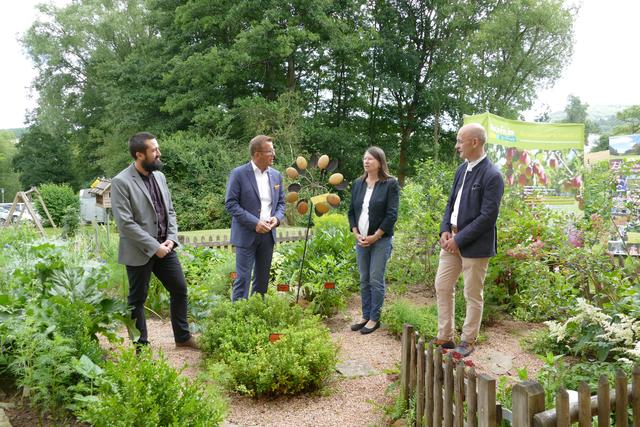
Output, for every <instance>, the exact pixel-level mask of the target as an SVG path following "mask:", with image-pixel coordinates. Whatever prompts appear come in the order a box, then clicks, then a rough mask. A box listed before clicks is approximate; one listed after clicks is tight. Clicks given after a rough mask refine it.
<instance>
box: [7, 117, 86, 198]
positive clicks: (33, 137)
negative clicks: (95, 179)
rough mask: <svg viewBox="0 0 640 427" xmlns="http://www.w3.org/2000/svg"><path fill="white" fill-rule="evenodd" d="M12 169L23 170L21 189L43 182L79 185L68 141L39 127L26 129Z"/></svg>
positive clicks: (18, 146) (21, 173) (19, 143)
mask: <svg viewBox="0 0 640 427" xmlns="http://www.w3.org/2000/svg"><path fill="white" fill-rule="evenodd" d="M16 148H17V153H16V155H15V156H14V158H13V162H12V163H13V168H14V169H15V170H16V171H18V172H20V183H21V184H22V188H25V189H27V188H30V187H31V186H37V185H40V184H43V183H47V182H50V183H53V184H64V183H68V184H71V185H72V186H75V185H76V178H75V175H74V173H73V170H74V168H73V157H72V154H71V146H70V144H69V142H68V141H65V140H62V139H59V138H58V137H56V136H54V135H51V134H50V133H47V132H46V131H45V130H44V129H43V128H42V127H40V126H31V127H30V128H29V129H27V132H25V133H24V134H23V135H22V137H21V138H20V142H18V145H17V146H16Z"/></svg>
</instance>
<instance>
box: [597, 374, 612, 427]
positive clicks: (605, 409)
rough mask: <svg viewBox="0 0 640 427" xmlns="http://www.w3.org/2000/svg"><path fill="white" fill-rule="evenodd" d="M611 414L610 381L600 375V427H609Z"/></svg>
mask: <svg viewBox="0 0 640 427" xmlns="http://www.w3.org/2000/svg"><path fill="white" fill-rule="evenodd" d="M610 413H611V397H610V396H609V380H608V379H607V376H606V375H600V379H599V380H598V427H609V426H610V425H611V422H610V421H609V414H610Z"/></svg>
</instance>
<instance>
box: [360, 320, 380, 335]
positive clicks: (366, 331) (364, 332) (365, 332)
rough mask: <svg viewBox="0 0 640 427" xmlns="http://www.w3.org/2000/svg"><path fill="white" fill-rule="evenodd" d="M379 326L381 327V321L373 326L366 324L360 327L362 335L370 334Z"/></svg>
mask: <svg viewBox="0 0 640 427" xmlns="http://www.w3.org/2000/svg"><path fill="white" fill-rule="evenodd" d="M379 327H380V322H377V323H376V325H375V326H374V327H373V328H367V327H366V326H363V327H362V329H360V333H361V334H362V335H366V334H370V333H371V332H373V331H375V330H376V329H378V328H379Z"/></svg>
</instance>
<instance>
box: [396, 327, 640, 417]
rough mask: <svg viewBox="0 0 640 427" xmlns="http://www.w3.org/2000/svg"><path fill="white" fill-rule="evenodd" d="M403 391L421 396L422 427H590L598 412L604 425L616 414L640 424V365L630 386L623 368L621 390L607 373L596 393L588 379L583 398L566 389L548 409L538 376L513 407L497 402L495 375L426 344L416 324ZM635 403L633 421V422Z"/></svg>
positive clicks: (409, 332)
mask: <svg viewBox="0 0 640 427" xmlns="http://www.w3.org/2000/svg"><path fill="white" fill-rule="evenodd" d="M400 393H401V394H402V398H403V399H404V402H405V405H406V404H408V402H409V398H410V397H411V396H414V395H415V401H416V424H415V425H416V426H417V427H425V426H426V427H442V426H444V427H453V426H455V427H465V426H466V427H476V426H477V427H493V426H498V425H500V424H502V422H503V421H505V422H506V423H507V424H511V425H513V426H514V427H529V426H536V427H550V426H558V427H567V426H570V425H571V424H573V423H576V422H577V423H579V424H578V425H579V426H580V427H587V426H589V427H590V426H591V425H592V419H593V417H596V416H597V420H598V424H597V425H598V426H610V425H611V424H610V420H611V416H612V414H613V416H614V421H615V425H616V426H618V427H620V426H626V425H627V424H628V425H633V426H634V427H640V366H635V367H634V369H633V375H632V378H631V384H629V385H628V384H627V378H626V377H625V375H624V374H623V373H622V372H618V374H617V376H616V381H615V390H610V389H609V382H608V380H607V377H606V376H604V375H603V376H601V377H600V381H599V385H598V390H597V394H596V395H594V396H591V390H589V386H588V385H587V384H586V383H582V384H581V385H580V387H579V390H578V401H577V402H573V403H570V400H569V394H568V392H567V391H566V390H564V389H561V390H559V391H558V393H557V394H556V407H555V408H553V409H550V410H545V396H544V389H543V388H542V385H540V384H539V383H537V382H535V381H525V382H521V383H518V384H515V385H514V386H513V389H512V394H511V400H512V409H511V410H509V409H508V408H503V407H502V406H501V405H500V404H499V403H498V402H497V401H496V380H495V379H494V378H491V377H489V376H487V375H476V372H475V369H474V367H472V366H471V367H469V366H466V365H465V363H464V362H463V361H456V359H454V358H453V357H452V352H449V353H447V354H446V355H445V354H443V350H442V349H441V348H435V349H434V347H433V346H432V345H431V344H425V340H424V338H421V337H419V336H418V334H417V333H415V332H414V329H413V326H411V325H404V329H403V333H402V355H401V373H400ZM629 407H631V409H632V421H628V417H629V415H628V408H629ZM465 415H466V417H465Z"/></svg>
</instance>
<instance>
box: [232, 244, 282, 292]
mask: <svg viewBox="0 0 640 427" xmlns="http://www.w3.org/2000/svg"><path fill="white" fill-rule="evenodd" d="M273 245H274V242H273V236H272V234H271V233H265V234H258V235H257V236H256V240H255V242H254V244H253V245H252V246H249V247H240V246H237V247H236V273H237V275H238V276H237V278H236V280H235V282H233V293H232V295H231V300H232V301H237V300H239V299H247V298H249V283H251V271H252V270H253V286H252V287H251V295H253V294H254V293H256V292H259V293H261V294H263V295H264V294H265V293H266V292H267V287H268V286H269V273H270V271H271V258H272V257H273ZM254 267H255V268H254Z"/></svg>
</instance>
